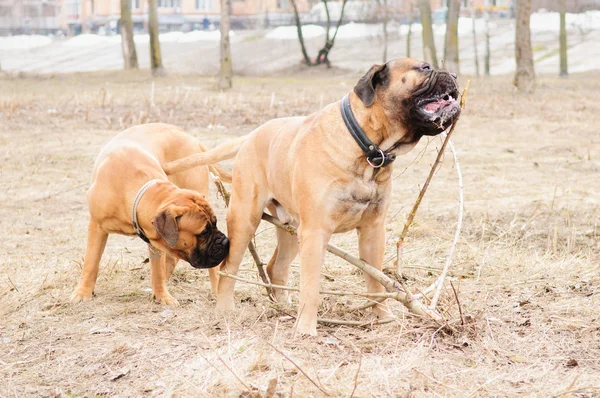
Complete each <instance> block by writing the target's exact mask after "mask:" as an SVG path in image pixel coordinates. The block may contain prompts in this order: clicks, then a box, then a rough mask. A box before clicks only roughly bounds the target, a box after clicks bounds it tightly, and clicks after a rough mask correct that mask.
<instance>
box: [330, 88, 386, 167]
mask: <svg viewBox="0 0 600 398" xmlns="http://www.w3.org/2000/svg"><path fill="white" fill-rule="evenodd" d="M340 110H341V112H342V119H344V124H345V125H346V128H347V129H348V131H349V132H350V135H352V138H354V140H355V141H356V143H357V144H358V146H359V147H360V149H362V151H363V152H364V154H365V156H366V158H367V163H369V165H370V166H371V167H373V168H375V169H379V168H381V167H385V166H387V165H388V164H390V163H392V162H393V161H394V160H396V156H395V155H394V154H392V153H390V152H384V151H383V150H381V148H379V146H377V145H375V144H374V143H373V141H371V140H370V139H369V137H367V134H365V132H364V131H363V129H362V128H361V127H360V125H359V124H358V121H357V120H356V118H355V117H354V114H353V113H352V108H351V107H350V95H349V94H346V96H345V97H344V98H343V99H342V102H341V103H340Z"/></svg>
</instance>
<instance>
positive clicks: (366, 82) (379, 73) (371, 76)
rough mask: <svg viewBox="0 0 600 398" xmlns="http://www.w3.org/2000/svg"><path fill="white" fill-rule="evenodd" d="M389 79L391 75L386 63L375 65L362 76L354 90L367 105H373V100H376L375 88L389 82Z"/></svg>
mask: <svg viewBox="0 0 600 398" xmlns="http://www.w3.org/2000/svg"><path fill="white" fill-rule="evenodd" d="M388 80H389V75H388V68H387V66H386V64H383V65H373V66H371V68H370V69H369V71H368V72H367V73H366V74H365V75H364V76H363V77H361V78H360V80H359V81H358V83H356V86H354V92H355V93H356V95H358V98H360V100H361V101H362V103H363V104H365V106H371V105H373V102H375V89H377V87H378V86H381V85H384V84H387V83H386V82H387V81H388Z"/></svg>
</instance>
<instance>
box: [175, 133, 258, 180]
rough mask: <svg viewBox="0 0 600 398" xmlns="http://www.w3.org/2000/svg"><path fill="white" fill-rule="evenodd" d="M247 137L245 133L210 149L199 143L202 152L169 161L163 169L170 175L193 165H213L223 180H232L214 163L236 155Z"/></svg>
mask: <svg viewBox="0 0 600 398" xmlns="http://www.w3.org/2000/svg"><path fill="white" fill-rule="evenodd" d="M247 137H248V136H247V135H243V136H241V137H239V138H236V139H233V140H230V141H225V142H224V143H222V144H220V145H217V146H216V147H214V148H213V149H210V150H207V149H206V147H205V146H204V145H202V144H201V143H199V145H200V148H201V150H202V152H199V153H195V154H193V155H190V156H188V157H185V158H182V159H177V160H175V161H173V162H170V163H167V164H165V165H163V170H164V171H165V173H167V175H169V174H176V173H179V172H181V171H185V170H188V169H191V168H192V167H197V166H207V165H213V166H214V169H215V170H216V172H217V174H218V175H219V177H220V178H221V179H222V180H223V181H225V182H231V175H230V174H229V173H227V172H225V171H224V170H223V169H221V168H220V167H219V166H217V165H214V163H217V162H220V161H222V160H226V159H231V158H233V157H235V155H237V153H238V151H239V150H240V147H241V146H242V144H243V143H244V142H245V141H246V138H247Z"/></svg>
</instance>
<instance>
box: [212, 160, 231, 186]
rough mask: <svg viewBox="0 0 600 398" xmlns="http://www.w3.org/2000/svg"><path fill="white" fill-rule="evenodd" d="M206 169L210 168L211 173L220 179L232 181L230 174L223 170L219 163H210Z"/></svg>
mask: <svg viewBox="0 0 600 398" xmlns="http://www.w3.org/2000/svg"><path fill="white" fill-rule="evenodd" d="M208 169H209V170H210V172H211V173H213V174H214V175H216V176H217V177H219V178H220V179H221V181H223V182H228V183H231V181H232V177H231V174H230V173H228V172H226V171H225V170H223V169H222V168H221V167H220V166H219V165H217V164H211V165H209V166H208Z"/></svg>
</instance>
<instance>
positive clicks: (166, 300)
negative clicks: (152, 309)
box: [154, 293, 179, 307]
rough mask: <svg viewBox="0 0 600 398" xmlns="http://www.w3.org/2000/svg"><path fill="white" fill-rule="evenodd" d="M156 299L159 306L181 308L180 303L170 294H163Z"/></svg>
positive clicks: (155, 297)
mask: <svg viewBox="0 0 600 398" xmlns="http://www.w3.org/2000/svg"><path fill="white" fill-rule="evenodd" d="M154 299H155V300H156V302H157V303H159V304H164V305H169V306H171V307H179V301H177V299H176V298H175V297H173V296H171V295H170V294H169V293H165V294H162V295H160V296H154Z"/></svg>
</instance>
